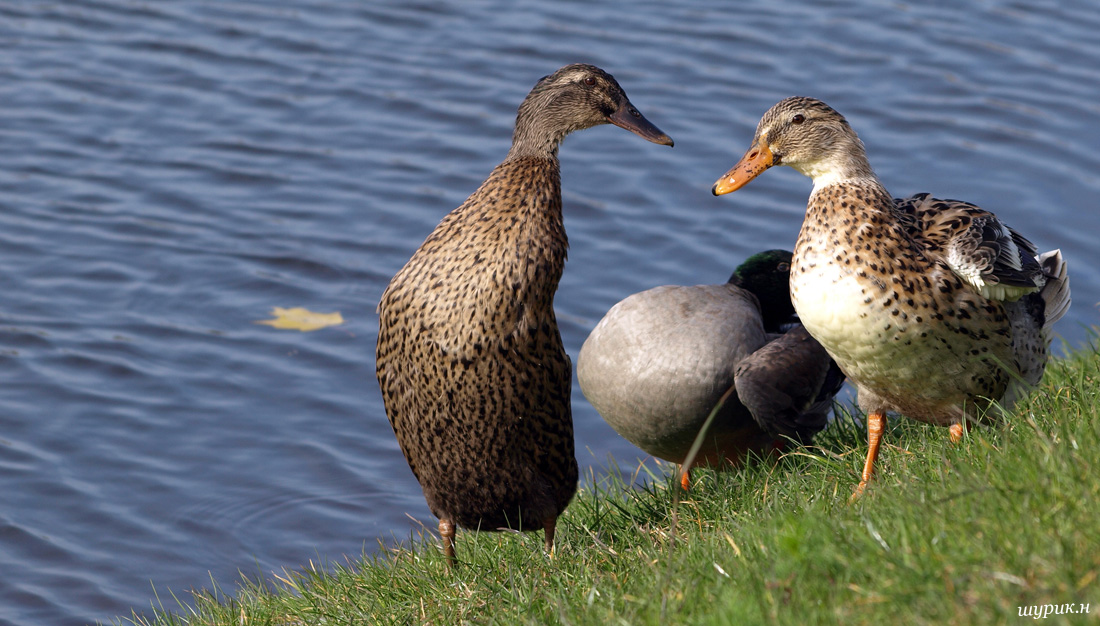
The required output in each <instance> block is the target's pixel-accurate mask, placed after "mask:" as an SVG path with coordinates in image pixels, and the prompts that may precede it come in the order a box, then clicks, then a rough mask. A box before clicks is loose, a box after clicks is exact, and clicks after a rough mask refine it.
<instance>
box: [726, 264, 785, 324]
mask: <svg viewBox="0 0 1100 626" xmlns="http://www.w3.org/2000/svg"><path fill="white" fill-rule="evenodd" d="M793 256H794V255H793V254H791V253H790V252H789V251H787V250H768V251H767V252H759V253H757V254H754V255H752V256H750V257H749V258H747V259H745V262H744V263H742V264H741V265H739V266H737V269H735V270H734V271H733V275H732V276H730V279H729V283H730V284H731V285H736V286H738V287H740V288H742V289H744V290H745V291H748V292H750V293H752V294H753V295H754V296H756V299H757V300H759V301H760V317H761V318H762V319H763V320H764V330H767V331H768V332H779V330H780V327H781V326H782V325H783V324H788V323H790V322H793V321H795V319H796V318H795V314H794V305H793V304H791V288H790V280H791V259H792V257H793Z"/></svg>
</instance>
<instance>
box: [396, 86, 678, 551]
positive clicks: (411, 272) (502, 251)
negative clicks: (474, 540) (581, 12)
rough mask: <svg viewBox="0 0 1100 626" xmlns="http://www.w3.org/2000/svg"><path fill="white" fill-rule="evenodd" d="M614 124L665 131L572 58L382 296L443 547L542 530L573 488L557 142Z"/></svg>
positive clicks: (549, 533) (409, 444) (404, 444)
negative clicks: (469, 538)
mask: <svg viewBox="0 0 1100 626" xmlns="http://www.w3.org/2000/svg"><path fill="white" fill-rule="evenodd" d="M598 124H614V125H616V126H619V127H622V128H625V129H626V130H629V131H631V132H633V133H635V134H637V135H639V136H641V137H643V138H645V139H647V140H649V141H652V142H654V143H659V144H664V145H668V146H671V145H672V140H671V139H670V138H669V137H668V135H666V134H664V133H663V132H661V131H660V130H659V129H658V128H657V127H656V126H654V125H653V124H651V123H650V122H649V121H648V120H646V118H645V117H643V116H642V114H641V113H639V112H638V110H637V109H636V108H634V106H633V105H632V104H631V103H630V100H629V99H628V98H627V96H626V93H624V92H623V90H622V88H621V87H619V84H618V83H617V82H615V79H614V78H613V77H612V76H611V75H610V74H607V73H606V72H604V71H603V70H601V69H600V68H598V67H594V66H592V65H580V64H577V65H568V66H565V67H563V68H561V69H559V70H558V71H556V72H554V73H553V74H551V75H550V76H547V77H544V78H543V79H542V80H540V81H539V82H538V83H537V84H536V85H535V87H534V88H533V89H532V90H531V93H529V94H528V95H527V98H526V99H525V100H524V101H523V104H521V105H520V107H519V113H518V115H517V117H516V127H515V132H514V134H513V138H512V149H511V151H509V153H508V156H507V158H506V159H505V160H504V162H503V163H501V164H500V165H498V166H497V168H496V169H495V170H493V172H492V174H490V175H489V178H488V179H487V180H486V181H485V182H484V183H482V185H481V187H479V188H478V190H477V191H475V192H474V193H473V195H471V196H470V197H469V198H467V199H466V201H465V202H463V203H462V206H460V207H458V208H457V209H455V210H454V211H451V213H450V214H449V215H447V216H446V217H444V218H443V221H441V222H440V224H439V226H437V227H436V229H435V230H434V231H433V232H432V234H431V235H429V236H428V238H427V239H426V240H425V241H424V243H423V244H421V246H420V248H419V249H418V250H417V251H416V252H415V253H414V254H413V256H412V259H410V260H409V262H408V263H407V264H406V265H405V267H403V268H402V269H401V270H400V271H399V272H398V273H397V275H396V276H394V277H393V280H391V281H390V284H389V286H388V287H387V288H386V291H385V292H384V293H383V294H382V300H381V303H380V304H379V305H378V312H379V330H378V348H377V361H376V366H377V373H378V383H379V385H380V386H381V388H382V399H383V401H384V403H385V405H386V413H387V414H388V415H389V420H390V425H391V426H393V432H394V434H395V435H397V441H398V443H399V444H400V446H401V451H402V452H403V453H404V454H405V458H406V459H407V460H408V462H409V466H410V467H411V468H412V471H413V474H415V475H416V478H417V480H419V481H420V485H421V486H422V487H423V489H424V496H425V498H427V501H428V507H429V508H430V509H431V511H432V513H434V514H435V515H436V516H437V517H438V518H439V532H440V535H441V537H442V540H443V546H444V552H445V554H446V556H447V558H448V562H453V561H454V558H455V557H454V536H455V526H456V525H458V526H462V527H464V528H470V529H480V530H483V531H492V530H501V529H505V528H510V529H517V530H536V529H539V528H543V529H545V531H546V549H547V551H551V550H552V548H553V544H554V528H555V523H556V520H557V517H558V515H560V514H561V512H562V511H563V510H565V507H566V505H567V504H568V503H569V501H570V499H572V497H573V494H574V493H575V492H576V489H577V461H576V458H575V457H574V451H573V420H572V416H571V413H570V406H569V399H570V396H569V392H570V384H571V380H572V365H571V363H570V360H569V357H568V356H567V355H566V354H565V350H564V349H563V347H562V342H561V337H560V335H559V334H558V325H557V321H556V319H555V317H554V307H553V303H554V292H555V291H556V290H557V287H558V281H559V280H560V278H561V274H562V268H563V265H564V263H565V255H566V246H567V242H566V236H565V228H564V226H563V224H562V211H561V208H562V203H561V180H560V169H559V165H558V145H559V144H560V143H561V141H562V139H564V138H565V136H566V135H568V134H569V133H571V132H573V131H575V130H581V129H584V128H589V127H592V126H596V125H598Z"/></svg>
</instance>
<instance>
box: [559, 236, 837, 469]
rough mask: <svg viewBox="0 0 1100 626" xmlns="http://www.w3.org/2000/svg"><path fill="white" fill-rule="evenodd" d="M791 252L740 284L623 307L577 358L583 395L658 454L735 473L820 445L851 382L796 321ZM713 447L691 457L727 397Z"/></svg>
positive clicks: (756, 267)
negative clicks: (748, 462) (801, 446)
mask: <svg viewBox="0 0 1100 626" xmlns="http://www.w3.org/2000/svg"><path fill="white" fill-rule="evenodd" d="M791 258H792V253H791V252H790V251H784V250H768V251H765V252H760V253H757V254H754V255H752V256H750V257H749V258H748V259H746V260H745V261H744V262H743V263H742V264H741V265H739V266H738V267H737V269H736V270H734V272H733V274H732V275H731V276H730V278H729V280H728V281H727V282H725V283H722V284H713V285H692V286H687V285H664V286H660V287H654V288H652V289H648V290H646V291H642V292H640V293H635V294H633V295H631V296H629V297H627V298H625V299H624V300H622V301H620V302H619V303H617V304H615V305H614V306H613V307H611V309H610V310H609V311H608V312H607V314H606V315H604V317H603V318H602V319H601V320H600V321H599V322H598V323H597V324H596V326H595V327H594V328H593V329H592V331H591V333H589V335H588V338H587V339H585V341H584V344H583V345H582V347H581V350H580V353H579V355H578V357H577V379H578V381H579V382H580V387H581V392H582V393H583V394H584V396H585V398H586V399H587V400H588V401H589V403H591V404H592V406H593V407H594V408H595V409H596V411H597V412H598V413H599V414H600V416H601V417H602V418H603V419H604V421H606V422H607V423H608V424H609V425H610V426H611V427H612V428H613V429H615V431H616V432H617V433H619V435H621V436H622V437H623V438H625V439H626V440H627V441H629V442H631V443H632V444H634V445H635V446H637V447H639V448H641V449H642V450H643V451H645V452H646V453H647V454H650V455H652V456H654V457H657V458H660V459H664V460H666V461H670V462H673V463H678V464H681V468H682V469H681V472H680V480H681V486H682V487H683V488H684V489H688V488H690V482H691V479H690V470H691V468H692V467H695V466H700V465H701V466H707V467H712V468H717V469H729V468H734V467H738V466H740V465H741V464H742V463H743V462H744V460H745V459H746V457H747V456H748V455H749V454H757V455H759V456H767V455H769V454H771V453H773V452H778V451H781V450H782V449H783V448H784V446H785V445H786V444H787V443H788V442H795V443H809V442H810V441H811V440H812V438H813V436H814V435H815V434H816V433H817V432H819V431H821V430H822V429H823V428H824V427H825V425H826V423H827V421H828V414H829V410H830V409H831V407H832V402H833V398H834V396H835V395H836V393H837V392H838V391H839V390H840V388H841V386H842V384H843V382H844V376H843V375H842V374H841V373H840V370H839V368H837V366H836V364H835V363H833V362H832V360H831V359H830V358H829V355H828V354H827V353H826V352H825V349H824V348H822V347H821V345H820V344H819V343H817V341H815V340H814V339H813V338H812V337H811V336H810V335H809V334H808V333H807V332H806V330H805V329H804V328H803V327H802V326H801V325H800V324H798V323H797V321H796V319H795V318H794V307H793V306H792V305H791V297H790V292H789V290H788V287H787V284H788V281H789V276H790V268H791ZM730 389H732V390H733V392H732V393H731V394H730V396H729V399H728V400H726V401H725V402H724V404H723V405H722V408H721V409H720V410H719V413H718V414H717V415H716V416H715V421H714V422H713V424H712V425H711V426H710V428H709V429H708V431H707V433H706V435H705V437H706V438H705V439H704V444H703V446H702V448H700V451H699V454H698V455H697V456H696V457H695V458H694V460H691V459H688V458H687V456H688V454H689V451H690V449H691V447H692V444H693V443H694V441H695V439H696V436H697V435H698V434H699V432H700V430H701V429H702V427H703V426H704V423H705V422H706V420H707V418H708V416H709V415H710V413H711V411H712V410H713V409H714V407H715V406H716V405H717V403H718V402H719V400H720V399H722V398H723V396H724V394H726V392H727V391H728V390H730Z"/></svg>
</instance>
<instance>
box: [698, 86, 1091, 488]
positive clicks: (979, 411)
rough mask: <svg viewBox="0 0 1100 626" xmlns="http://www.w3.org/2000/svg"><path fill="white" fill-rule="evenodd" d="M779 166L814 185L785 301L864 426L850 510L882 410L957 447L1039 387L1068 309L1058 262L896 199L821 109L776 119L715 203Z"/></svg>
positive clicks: (974, 223)
mask: <svg viewBox="0 0 1100 626" xmlns="http://www.w3.org/2000/svg"><path fill="white" fill-rule="evenodd" d="M773 165H787V166H790V167H792V168H794V169H796V170H798V171H799V172H801V173H803V174H805V175H806V176H809V177H810V178H812V179H813V181H814V188H813V191H812V192H811V194H810V200H809V204H808V206H807V208H806V218H805V221H804V222H803V224H802V231H801V233H800V234H799V236H798V242H797V244H796V246H795V252H794V262H793V264H792V268H791V299H792V301H793V302H794V308H795V311H797V313H798V317H799V319H800V320H801V322H802V323H803V324H804V325H805V326H806V329H807V330H808V331H809V332H810V334H811V335H813V337H814V338H815V339H817V340H818V341H820V342H821V344H822V345H823V346H825V349H826V350H828V352H829V354H830V355H832V357H833V359H835V360H836V362H837V363H838V364H839V365H840V368H841V369H842V370H844V373H845V374H846V375H847V376H848V378H849V379H850V380H851V381H852V382H853V383H854V384H855V386H856V388H857V390H858V393H859V406H860V408H862V409H863V410H864V411H865V412H866V413H867V432H868V444H869V445H868V452H867V459H866V461H865V463H864V467H863V473H862V477H861V480H860V483H859V486H858V488H857V489H856V491H855V493H854V494H853V498H857V497H859V496H860V495H861V494H862V493H863V492H864V490H865V489H866V488H867V484H868V482H869V481H870V480H871V476H872V473H873V469H874V463H875V459H876V458H877V456H878V449H879V442H880V440H881V437H882V431H883V427H884V424H885V415H886V412H887V411H896V412H898V413H901V414H903V415H905V416H907V417H910V418H912V419H916V420H920V421H923V422H928V423H931V424H936V425H940V426H947V427H949V428H950V433H951V438H952V439H953V440H958V439H959V438H960V437H962V435H963V432H964V431H965V429H966V428H967V427H968V425H969V424H970V423H972V422H990V423H995V422H997V421H999V420H1000V419H1001V417H1002V415H1001V414H1000V412H999V410H998V407H1002V408H1006V409H1007V408H1008V407H1009V406H1011V404H1012V402H1013V401H1014V400H1015V399H1016V398H1017V397H1018V396H1019V395H1020V394H1021V393H1023V392H1025V391H1027V389H1028V388H1030V387H1033V386H1035V385H1037V384H1038V382H1039V379H1040V378H1042V375H1043V370H1044V368H1045V367H1046V361H1047V356H1048V351H1049V346H1050V340H1051V330H1050V329H1051V326H1052V325H1053V324H1054V322H1056V321H1058V319H1059V318H1061V317H1062V315H1064V314H1065V312H1066V310H1067V309H1068V308H1069V303H1070V297H1069V278H1068V275H1067V272H1066V264H1065V262H1064V261H1063V260H1062V254H1061V251H1059V250H1053V251H1051V252H1047V253H1044V254H1042V255H1040V256H1038V257H1036V250H1035V246H1034V245H1032V244H1031V242H1029V241H1028V240H1027V239H1025V238H1024V237H1023V236H1022V235H1020V234H1019V233H1018V232H1016V231H1015V230H1013V229H1011V228H1009V227H1008V226H1006V225H1005V224H1004V223H1002V222H1001V221H1000V220H999V219H998V218H997V217H996V216H995V215H993V214H992V213H990V212H989V211H986V210H983V209H981V208H979V207H977V206H974V205H972V204H969V203H966V202H960V201H956V200H938V199H936V198H932V197H930V196H929V195H927V194H921V195H917V196H913V197H912V198H908V199H906V200H900V201H899V200H894V199H892V198H891V196H890V194H889V193H888V192H887V191H886V188H885V187H883V185H882V183H881V182H879V180H878V178H877V177H876V176H875V173H874V172H873V171H872V170H871V166H870V164H869V163H868V161H867V154H866V152H865V151H864V147H863V143H862V142H861V141H860V140H859V138H858V137H857V136H856V133H855V132H854V131H853V130H852V128H851V126H849V125H848V122H847V121H846V120H845V119H844V117H843V116H842V115H841V114H840V113H837V112H836V111H835V110H833V109H832V108H830V107H829V106H828V105H826V104H825V103H824V102H821V101H820V100H814V99H812V98H802V97H794V98H788V99H786V100H783V101H782V102H780V103H778V104H776V105H775V106H773V107H772V108H771V109H770V110H769V111H768V112H767V113H765V114H764V117H763V118H762V119H761V120H760V124H759V125H758V126H757V128H756V136H755V137H754V139H753V142H752V147H751V148H749V150H748V152H746V153H745V156H744V157H742V158H741V160H740V161H739V162H738V163H737V164H736V165H734V166H733V168H732V169H730V171H729V172H727V173H726V174H725V175H724V176H722V178H720V179H719V180H718V182H717V183H715V185H714V189H713V192H714V194H715V195H721V194H725V193H730V192H732V191H736V190H737V189H740V188H741V187H742V186H744V185H745V184H746V183H748V182H749V181H750V180H752V179H753V178H755V177H756V176H758V175H759V174H760V173H762V172H763V171H764V170H766V169H768V168H769V167H772V166H773Z"/></svg>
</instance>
